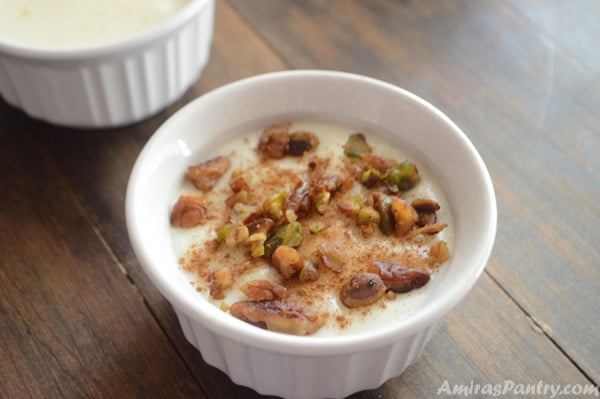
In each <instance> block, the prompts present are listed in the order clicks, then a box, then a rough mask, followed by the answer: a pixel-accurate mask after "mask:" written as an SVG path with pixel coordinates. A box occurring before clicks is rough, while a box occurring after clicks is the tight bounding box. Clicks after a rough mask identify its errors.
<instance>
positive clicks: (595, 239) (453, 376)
mask: <svg viewBox="0 0 600 399" xmlns="http://www.w3.org/2000/svg"><path fill="white" fill-rule="evenodd" d="M599 16H600V4H599V3H598V2H593V1H585V0H578V1H570V2H564V1H558V0H526V1H521V0H495V1H492V0H490V1H478V0H472V1H458V0H457V1H417V0H414V1H393V0H388V1H384V0H372V1H358V0H357V1H341V0H336V1H328V2H325V1H317V0H313V1H293V2H292V1H276V0H252V1H249V0H218V2H217V7H216V21H215V32H214V42H213V47H212V54H211V59H210V62H209V65H208V66H207V68H206V69H205V71H204V72H203V74H202V76H201V77H200V79H199V80H198V82H197V83H196V84H195V85H194V87H193V88H192V89H191V90H189V91H188V92H187V93H186V95H185V97H184V98H183V99H181V100H180V101H179V102H177V104H175V105H173V106H171V107H170V108H169V109H167V110H165V111H164V112H161V113H160V114H159V115H156V116H154V117H153V118H151V119H148V120H146V121H144V122H142V123H139V124H135V125H133V126H129V127H125V128H120V129H113V130H104V131H81V130H77V129H67V128H62V127H57V126H52V125H49V124H46V123H43V122H39V121H35V120H33V119H31V118H29V117H27V116H26V115H24V114H23V113H22V112H20V111H18V110H16V109H13V108H12V107H10V106H8V105H7V104H6V103H5V102H4V101H0V397H3V398H36V397H44V398H81V397H102V398H113V397H143V398H147V397H169V398H175V397H186V398H190V397H194V398H252V397H257V396H259V395H257V394H256V393H254V392H253V391H251V390H249V389H248V388H244V387H240V386H236V385H235V384H233V383H232V382H231V381H230V380H229V379H228V378H227V377H226V376H225V375H224V374H223V373H221V372H220V371H217V370H216V369H214V368H212V367H211V366H208V365H207V364H206V363H204V361H203V360H202V358H201V356H200V355H199V353H198V352H197V351H196V350H195V349H194V348H193V347H192V346H191V345H189V344H188V343H187V342H186V340H185V339H184V337H183V335H182V333H181V330H180V328H179V326H178V323H177V320H176V318H175V315H174V313H173V311H172V309H171V307H170V306H169V304H168V303H167V302H166V301H165V299H164V298H163V297H162V296H161V295H160V294H159V292H158V291H157V290H156V289H155V288H154V287H153V286H152V285H151V283H150V281H149V280H148V278H147V277H146V276H145V275H144V273H143V271H142V270H141V268H140V266H139V264H138V262H137V261H136V259H135V257H134V255H133V252H132V249H131V247H130V244H129V241H128V237H127V233H126V229H125V220H124V196H125V189H126V185H127V180H128V177H129V173H130V171H131V167H132V165H133V163H134V161H135V159H136V156H137V154H138V152H139V151H140V150H141V148H142V146H143V145H144V143H145V142H146V141H147V140H148V138H149V137H150V135H151V134H152V133H153V131H154V130H155V129H156V128H157V127H158V126H159V125H160V124H161V123H162V122H163V121H164V120H165V119H166V118H167V117H169V116H170V115H171V114H173V112H175V111H176V110H177V109H179V108H180V107H181V106H183V105H184V104H185V103H187V102H189V101H190V100H192V99H194V98H196V97H197V96H199V95H202V94H203V93H206V92H207V91H209V90H211V89H214V88H216V87H218V86H221V85H223V84H225V83H228V82H231V81H233V80H237V79H239V78H242V77H247V76H251V75H255V74H259V73H264V72H269V71H276V70H285V69H298V68H320V69H336V70H342V71H349V72H355V73H360V74H365V75H370V76H373V77H376V78H380V79H383V80H385V81H388V82H391V83H393V84H396V85H399V86H401V87H404V88H406V89H408V90H410V91H412V92H414V93H416V94H417V95H419V96H422V97H423V98H425V99H426V100H428V101H430V102H431V103H433V104H434V105H436V106H437V107H439V108H440V109H441V110H442V111H443V112H445V113H446V114H447V115H448V116H449V117H450V118H451V119H453V120H454V121H455V122H456V123H457V124H458V125H459V126H461V127H462V129H463V130H464V131H465V133H466V134H467V135H468V136H469V137H470V139H471V140H472V141H473V143H474V144H475V146H476V147H477V148H478V150H479V152H480V153H481V155H482V157H483V159H484V160H485V162H486V163H487V166H488V168H489V171H490V174H491V176H492V180H493V181H494V185H495V189H496V194H497V198H498V211H499V220H498V222H499V224H498V234H497V240H496V245H495V248H494V251H493V254H492V257H491V260H490V262H489V264H488V267H487V270H486V272H485V273H484V274H483V276H482V277H481V279H480V280H479V282H478V284H477V286H476V287H475V289H474V290H473V291H472V292H471V293H470V294H469V296H468V297H467V299H466V300H465V301H464V302H462V303H461V304H460V305H459V306H458V307H457V308H455V309H454V310H453V311H452V312H451V313H450V314H449V315H448V317H447V318H446V320H445V322H444V323H443V326H442V328H441V331H440V333H439V334H438V335H437V336H436V337H435V338H434V339H433V340H432V341H431V343H430V344H429V345H428V347H427V348H426V350H425V352H424V353H423V355H422V357H421V359H420V360H419V361H418V362H417V363H416V364H414V365H412V366H411V367H409V368H408V370H407V371H406V372H405V373H404V374H403V375H401V376H400V377H397V378H395V379H393V380H391V381H389V382H387V383H386V384H384V385H383V386H381V387H380V388H378V389H376V390H374V391H368V392H361V393H358V394H356V395H354V396H353V397H354V398H398V397H402V398H426V397H434V396H436V393H437V392H438V390H439V389H440V388H442V387H443V385H444V382H445V381H447V382H448V384H449V385H450V386H453V385H454V384H465V385H467V386H468V385H470V384H481V385H482V386H483V385H485V384H504V381H512V382H514V383H515V384H538V383H540V382H542V383H547V384H561V385H562V386H563V387H564V386H565V385H566V384H571V385H572V386H576V385H577V384H581V385H580V387H583V386H584V385H587V384H595V385H596V386H597V384H598V383H600V346H599V343H600V317H599V303H600V283H599V281H600V251H599V248H600V227H599V226H597V225H598V223H599V222H600V55H599V54H600V52H599V51H598V49H599V47H598V46H599V45H600V42H599V40H598V37H600V17H599ZM442 393H444V391H442ZM512 393H515V392H512ZM517 393H518V392H517ZM575 393H577V392H575ZM548 396H549V395H548Z"/></svg>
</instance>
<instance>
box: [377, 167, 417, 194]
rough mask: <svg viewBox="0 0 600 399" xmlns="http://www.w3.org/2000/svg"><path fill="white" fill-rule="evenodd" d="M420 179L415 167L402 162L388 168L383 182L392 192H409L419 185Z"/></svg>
mask: <svg viewBox="0 0 600 399" xmlns="http://www.w3.org/2000/svg"><path fill="white" fill-rule="evenodd" d="M420 180H421V177H420V176H419V170H418V169H417V165H415V164H414V163H412V162H402V163H399V164H396V165H394V166H392V167H391V168H389V169H388V170H387V172H386V173H385V181H386V183H387V186H388V188H389V189H390V190H392V191H406V190H410V189H411V188H413V187H414V186H416V185H417V183H419V181H420Z"/></svg>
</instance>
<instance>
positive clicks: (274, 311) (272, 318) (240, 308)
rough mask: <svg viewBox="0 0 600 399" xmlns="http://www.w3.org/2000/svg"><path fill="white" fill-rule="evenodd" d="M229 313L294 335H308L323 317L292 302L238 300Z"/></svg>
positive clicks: (249, 321) (255, 323)
mask: <svg viewBox="0 0 600 399" xmlns="http://www.w3.org/2000/svg"><path fill="white" fill-rule="evenodd" d="M230 312H231V315H232V316H234V317H237V318H238V319H240V320H243V321H245V322H247V323H250V324H254V325H255V326H258V327H261V328H266V329H267V330H270V331H277V332H281V333H286V334H294V335H310V334H313V333H314V332H316V331H317V330H318V329H319V328H321V326H322V325H323V324H324V323H325V319H324V318H323V317H321V316H319V315H318V314H316V313H314V312H313V311H312V310H311V309H310V308H307V307H305V306H301V305H299V304H297V303H294V302H283V301H280V300H273V301H257V302H253V301H239V302H235V303H234V304H233V305H231V309H230Z"/></svg>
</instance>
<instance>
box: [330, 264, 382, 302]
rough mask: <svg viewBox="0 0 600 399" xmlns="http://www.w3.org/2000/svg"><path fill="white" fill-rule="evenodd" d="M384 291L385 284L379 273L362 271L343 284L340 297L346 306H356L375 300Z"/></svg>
mask: <svg viewBox="0 0 600 399" xmlns="http://www.w3.org/2000/svg"><path fill="white" fill-rule="evenodd" d="M384 293H385V286H384V284H383V281H382V280H381V277H379V275H377V274H375V273H365V272H362V273H358V274H356V275H354V277H352V278H351V279H350V280H349V281H348V282H346V284H344V286H343V287H342V291H341V293H340V299H341V300H342V302H343V303H344V305H346V306H347V307H349V308H357V307H359V306H367V305H370V304H372V303H375V302H377V301H378V300H379V298H381V297H382V296H383V294H384Z"/></svg>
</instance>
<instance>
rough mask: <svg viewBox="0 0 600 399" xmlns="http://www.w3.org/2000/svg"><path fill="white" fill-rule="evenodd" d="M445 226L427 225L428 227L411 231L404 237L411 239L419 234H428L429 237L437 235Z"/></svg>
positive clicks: (438, 224) (437, 224)
mask: <svg viewBox="0 0 600 399" xmlns="http://www.w3.org/2000/svg"><path fill="white" fill-rule="evenodd" d="M447 226H448V225H447V224H440V223H434V224H428V225H425V226H423V227H419V228H418V229H415V230H413V231H411V232H410V233H409V234H408V235H407V236H406V237H407V238H412V237H415V236H418V235H419V234H429V235H432V234H437V233H439V232H440V231H442V230H444V229H445V228H446V227H447Z"/></svg>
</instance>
